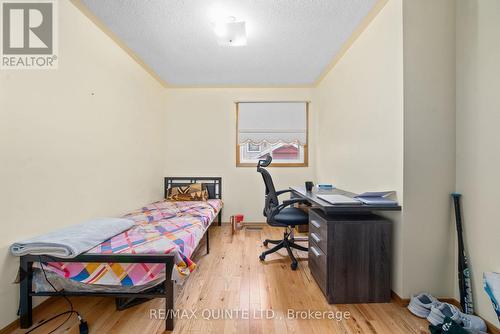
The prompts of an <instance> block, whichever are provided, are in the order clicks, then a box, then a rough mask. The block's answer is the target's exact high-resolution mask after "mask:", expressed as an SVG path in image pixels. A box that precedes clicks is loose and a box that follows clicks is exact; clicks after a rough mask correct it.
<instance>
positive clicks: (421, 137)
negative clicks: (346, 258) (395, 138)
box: [402, 0, 455, 297]
mask: <svg viewBox="0 0 500 334" xmlns="http://www.w3.org/2000/svg"><path fill="white" fill-rule="evenodd" d="M403 34H404V35H403V36H404V37H403V41H404V51H403V54H404V60H403V62H404V198H405V205H404V210H403V229H404V232H403V237H404V239H403V240H402V243H403V245H404V246H403V255H402V256H403V259H404V262H403V273H404V274H403V282H404V288H403V295H404V296H405V297H408V296H410V295H411V294H414V293H418V292H420V291H428V292H430V293H432V294H434V295H436V296H451V295H452V293H453V290H452V284H450V282H452V281H453V279H454V278H455V277H453V236H454V230H453V224H451V220H450V217H451V199H450V193H451V192H453V191H454V188H455V1H454V0H442V1H435V0H419V1H413V0H405V1H404V2H403Z"/></svg>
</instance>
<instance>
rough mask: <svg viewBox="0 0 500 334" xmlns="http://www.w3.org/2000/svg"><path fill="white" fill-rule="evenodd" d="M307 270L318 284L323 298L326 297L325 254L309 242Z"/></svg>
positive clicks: (313, 243)
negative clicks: (323, 295)
mask: <svg viewBox="0 0 500 334" xmlns="http://www.w3.org/2000/svg"><path fill="white" fill-rule="evenodd" d="M309 270H310V271H311V275H312V276H313V277H314V279H315V280H316V282H317V283H318V285H319V287H320V288H321V291H323V294H325V296H326V295H327V288H326V287H327V285H326V283H327V277H326V273H327V267H326V254H325V253H324V252H323V251H322V250H321V248H320V247H319V246H318V245H317V244H316V243H315V242H314V241H312V242H311V241H309Z"/></svg>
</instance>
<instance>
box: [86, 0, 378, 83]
mask: <svg viewBox="0 0 500 334" xmlns="http://www.w3.org/2000/svg"><path fill="white" fill-rule="evenodd" d="M81 1H82V2H83V3H84V4H85V5H86V6H87V7H88V8H89V9H90V11H91V12H93V14H94V15H95V16H96V17H97V18H98V19H99V20H101V21H102V23H104V24H105V25H106V26H107V27H108V28H109V29H110V30H111V31H112V32H113V33H114V34H115V35H116V36H117V37H118V39H120V40H121V41H122V42H123V43H124V44H125V45H127V46H128V48H130V49H131V50H132V51H133V52H134V53H135V54H136V55H137V56H139V57H140V58H141V59H142V60H143V61H144V62H145V63H146V64H147V65H148V66H149V67H150V68H151V69H152V70H153V71H154V72H156V74H157V75H158V76H159V77H160V78H161V79H163V80H164V81H165V82H167V83H168V84H171V85H181V86H182V85H186V86H197V85H201V86H210V85H216V86H221V85H310V84H313V83H314V82H315V81H316V79H318V77H319V76H320V75H321V73H322V72H323V71H324V70H325V69H326V67H327V66H328V64H329V63H330V62H331V60H332V59H333V58H334V56H335V55H336V54H337V53H338V52H339V51H340V49H341V48H342V46H343V44H344V43H345V42H346V41H347V40H348V39H349V37H350V36H351V35H352V34H353V32H354V31H355V29H356V28H357V27H358V25H359V24H360V23H361V22H362V21H363V19H364V18H365V17H366V16H367V15H368V13H369V12H370V10H371V9H372V8H373V6H374V5H375V3H376V0H149V1H145V0H120V1H118V0H81ZM227 16H234V17H236V19H237V20H243V21H246V29H247V35H248V42H247V43H248V44H247V45H246V46H240V47H225V46H220V45H219V44H217V40H216V36H215V34H214V32H213V29H212V25H211V24H212V22H214V21H215V20H216V19H217V18H221V17H227Z"/></svg>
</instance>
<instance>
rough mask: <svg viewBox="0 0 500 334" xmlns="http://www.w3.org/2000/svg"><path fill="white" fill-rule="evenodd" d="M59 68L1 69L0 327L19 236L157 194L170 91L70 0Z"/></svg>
mask: <svg viewBox="0 0 500 334" xmlns="http://www.w3.org/2000/svg"><path fill="white" fill-rule="evenodd" d="M59 22H60V25H59V43H60V48H59V50H60V53H59V59H60V62H59V69H57V70H51V71H48V70H47V71H46V70H38V71H37V70H34V71H22V70H19V71H0V156H1V163H0V184H1V186H0V206H1V207H0V212H1V213H2V214H1V217H2V218H1V225H2V232H1V238H0V271H1V272H2V275H1V276H0V328H2V327H4V326H6V325H7V324H8V323H10V322H11V321H13V320H14V319H15V318H16V311H17V305H18V285H14V284H13V283H12V282H13V281H14V279H15V277H16V271H17V264H18V259H16V258H14V257H11V256H10V255H9V254H8V247H9V246H10V244H11V243H12V242H14V241H16V240H19V239H23V238H26V237H30V236H34V235H36V234H40V233H43V232H48V231H50V230H54V229H57V228H58V227H61V226H66V225H70V224H75V223H79V222H81V221H83V220H85V219H88V218H93V217H99V216H116V215H121V214H124V213H126V212H127V210H130V209H133V208H136V207H139V206H141V205H143V204H145V203H147V202H149V201H152V200H155V199H158V198H160V196H161V194H162V176H163V170H162V166H163V161H164V156H165V150H164V149H163V147H164V142H165V141H164V139H163V138H164V137H163V135H164V132H163V124H164V117H165V115H164V113H163V112H162V111H163V109H164V94H165V91H164V89H163V88H162V87H161V86H160V85H159V84H158V83H157V82H156V81H154V80H153V79H152V78H151V76H150V75H149V74H148V73H146V72H145V71H144V70H143V69H142V68H141V67H140V66H138V65H137V64H136V63H135V62H134V61H133V60H132V59H131V58H130V57H129V56H128V55H127V54H125V53H124V52H123V51H122V50H121V49H120V48H119V47H118V46H117V45H116V44H115V43H114V42H113V41H112V40H110V39H109V38H108V37H107V36H106V35H105V34H103V33H102V32H101V31H100V30H99V29H98V28H97V27H96V26H95V25H94V24H93V23H91V22H90V21H89V20H88V19H87V18H86V17H85V16H84V15H82V14H81V13H80V12H79V10H78V9H76V8H75V7H74V6H73V5H72V4H70V3H69V2H68V1H60V2H59Z"/></svg>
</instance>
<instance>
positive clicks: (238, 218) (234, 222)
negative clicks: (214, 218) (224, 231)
mask: <svg viewBox="0 0 500 334" xmlns="http://www.w3.org/2000/svg"><path fill="white" fill-rule="evenodd" d="M243 219H245V216H244V215H242V214H237V215H232V216H231V232H232V234H234V233H235V232H236V230H241V228H242V227H243V224H241V222H242V221H243Z"/></svg>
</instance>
